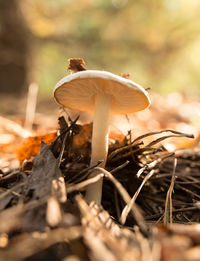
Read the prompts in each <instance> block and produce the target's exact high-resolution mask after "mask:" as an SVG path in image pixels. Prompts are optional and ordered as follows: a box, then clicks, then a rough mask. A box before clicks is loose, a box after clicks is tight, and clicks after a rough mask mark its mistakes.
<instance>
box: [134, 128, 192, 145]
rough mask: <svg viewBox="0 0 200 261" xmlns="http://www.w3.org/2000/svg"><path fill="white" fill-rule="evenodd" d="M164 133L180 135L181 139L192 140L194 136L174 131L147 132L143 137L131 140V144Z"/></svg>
mask: <svg viewBox="0 0 200 261" xmlns="http://www.w3.org/2000/svg"><path fill="white" fill-rule="evenodd" d="M164 132H171V133H174V134H177V135H181V136H183V137H187V138H192V139H193V138H194V135H192V134H187V133H182V132H179V131H174V130H162V131H154V132H149V133H146V134H144V135H141V136H139V137H137V138H136V139H135V140H133V142H132V143H135V142H136V141H138V140H141V139H144V138H146V137H149V136H153V135H157V134H161V133H164Z"/></svg>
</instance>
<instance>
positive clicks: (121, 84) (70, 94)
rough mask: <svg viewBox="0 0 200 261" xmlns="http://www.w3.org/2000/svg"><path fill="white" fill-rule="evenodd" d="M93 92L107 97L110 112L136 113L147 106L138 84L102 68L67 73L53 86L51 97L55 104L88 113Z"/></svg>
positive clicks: (93, 99)
mask: <svg viewBox="0 0 200 261" xmlns="http://www.w3.org/2000/svg"><path fill="white" fill-rule="evenodd" d="M97 94H100V95H101V94H104V95H105V94H107V95H109V96H110V97H111V104H110V113H111V114H126V113H132V112H137V111H141V110H144V109H145V108H147V107H148V106H149V105H150V99H149V95H148V93H147V92H146V91H145V90H144V89H143V88H142V87H141V86H140V85H138V84H136V83H135V82H133V81H131V80H128V79H125V78H123V77H120V76H117V75H115V74H113V73H110V72H105V71H98V70H87V71H80V72H77V73H74V74H70V75H68V76H65V77H64V78H62V79H61V80H60V81H59V82H58V83H57V84H56V86H55V88H54V97H55V99H56V101H57V102H58V103H59V104H61V105H63V106H64V107H67V108H70V109H73V110H79V111H85V112H90V113H93V112H94V110H95V96H96V95H97Z"/></svg>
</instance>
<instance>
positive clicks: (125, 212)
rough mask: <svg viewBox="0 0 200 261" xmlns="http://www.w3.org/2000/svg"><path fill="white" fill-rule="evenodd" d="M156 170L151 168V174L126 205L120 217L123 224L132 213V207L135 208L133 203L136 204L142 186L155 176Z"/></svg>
mask: <svg viewBox="0 0 200 261" xmlns="http://www.w3.org/2000/svg"><path fill="white" fill-rule="evenodd" d="M154 172H155V171H154V170H151V171H150V172H149V174H147V176H146V177H145V178H144V179H143V181H142V183H141V185H140V186H139V188H138V189H137V191H136V192H135V194H134V196H133V197H132V199H131V201H129V203H128V204H127V205H126V206H125V207H124V209H123V211H122V214H121V218H120V221H121V223H122V224H125V222H126V219H127V216H128V214H129V213H130V211H131V209H132V208H133V205H134V203H135V201H136V199H137V197H138V195H139V193H140V191H141V189H142V187H143V186H144V184H145V183H146V182H147V181H148V180H149V179H150V178H151V177H152V176H153V174H154Z"/></svg>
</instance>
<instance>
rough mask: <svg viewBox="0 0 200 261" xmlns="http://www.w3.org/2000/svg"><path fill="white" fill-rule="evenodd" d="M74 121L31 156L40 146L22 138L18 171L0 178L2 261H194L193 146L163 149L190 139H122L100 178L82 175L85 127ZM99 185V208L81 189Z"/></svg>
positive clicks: (197, 246) (198, 154) (199, 156)
mask: <svg viewBox="0 0 200 261" xmlns="http://www.w3.org/2000/svg"><path fill="white" fill-rule="evenodd" d="M77 120H78V118H77V119H76V120H74V121H72V120H71V119H70V118H69V119H68V122H66V121H65V119H64V118H63V117H62V118H60V119H59V125H60V130H59V134H58V136H56V135H55V133H54V134H51V136H47V137H46V138H47V140H48V145H47V144H46V143H44V142H42V144H41V146H40V153H39V154H38V155H36V154H37V151H36V152H35V150H34V149H33V146H36V144H34V143H37V141H39V142H38V143H37V148H38V144H39V145H40V143H41V140H45V139H43V138H42V137H39V138H38V139H32V142H30V138H29V142H27V140H26V142H27V143H25V144H23V145H22V146H21V147H20V149H19V150H18V159H19V160H20V161H21V166H20V168H16V169H12V168H10V169H9V170H6V171H5V170H4V169H2V174H1V179H0V188H1V194H0V209H1V213H0V220H1V222H0V260H8V261H9V260H27V261H31V260H111V261H112V260H113V261H115V260H155V261H156V260H164V261H165V260H183V261H184V260H185V261H189V260H198V259H194V258H195V256H196V255H197V256H198V255H199V256H200V241H199V236H200V233H199V231H200V229H199V223H200V220H199V219H200V218H199V209H200V203H199V202H200V193H199V191H200V184H199V176H200V163H199V162H200V151H199V147H198V146H197V147H195V148H192V149H190V148H188V149H185V150H175V151H174V152H171V151H168V150H167V149H166V147H165V145H163V141H165V140H167V139H169V138H171V137H174V138H175V139H176V140H178V139H179V138H180V137H186V138H188V139H192V138H193V135H188V134H184V133H182V132H177V131H174V130H170V129H167V130H164V131H159V132H149V133H146V134H145V135H141V136H139V137H137V138H135V139H134V140H133V141H132V140H131V139H130V135H127V136H124V137H123V139H121V140H118V141H117V142H115V143H112V144H111V145H110V148H109V153H108V161H107V165H106V168H105V169H103V168H100V167H98V164H97V165H94V166H90V167H89V159H90V138H91V125H79V124H77ZM158 135H159V136H158ZM149 137H151V141H149V140H148V141H147V142H146V139H148V138H149ZM20 150H21V154H20ZM20 157H21V158H20ZM24 160H26V161H24ZM95 171H96V172H97V173H98V174H97V175H96V176H94V177H93V178H89V179H88V177H89V176H90V173H91V172H95ZM99 173H100V174H99ZM102 176H103V177H104V184H103V199H102V205H100V206H99V205H97V204H95V203H91V204H90V205H89V206H88V204H87V203H86V202H85V200H84V193H85V188H86V186H87V185H89V184H91V183H93V182H96V181H97V180H98V179H99V178H101V177H102ZM192 258H193V259H192Z"/></svg>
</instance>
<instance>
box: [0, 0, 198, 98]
mask: <svg viewBox="0 0 200 261" xmlns="http://www.w3.org/2000/svg"><path fill="white" fill-rule="evenodd" d="M199 13H200V2H199V1H198V0H190V1H188V0H176V1H168V0H153V1H148V0H140V1H134V0H132V1H131V0H46V1H41V0H23V1H20V0H9V1H3V0H1V1H0V57H1V58H0V90H1V92H3V93H12V94H15V95H21V94H24V93H25V92H26V90H27V86H28V85H29V84H30V83H31V82H37V83H38V85H39V93H40V95H43V96H47V95H51V93H52V88H53V86H54V85H55V83H56V82H57V81H58V80H59V79H60V78H61V77H63V76H64V75H66V74H67V71H66V66H67V59H68V58H70V57H82V58H84V59H85V61H86V66H87V68H89V69H100V70H108V71H111V72H113V73H116V74H123V73H130V75H131V79H133V80H135V81H136V82H138V83H140V84H141V85H143V86H144V87H146V88H147V87H151V88H152V89H153V91H156V92H161V93H166V92H172V91H181V92H183V93H185V94H187V95H188V94H191V95H192V94H196V93H199V92H200V87H199V86H200V75H199V68H200V48H199V46H200V16H199Z"/></svg>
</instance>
